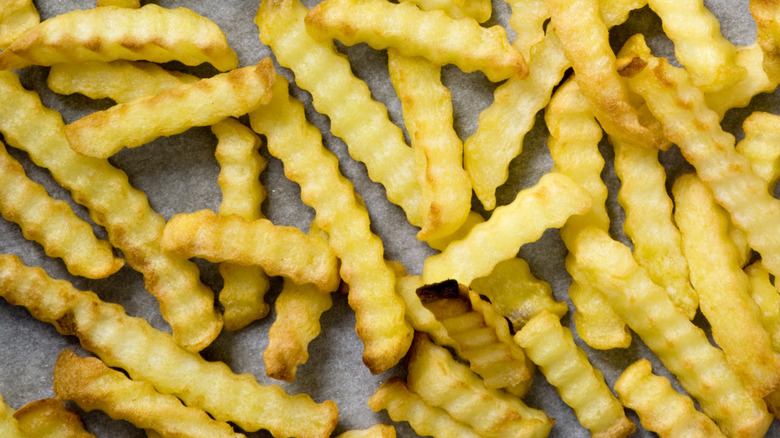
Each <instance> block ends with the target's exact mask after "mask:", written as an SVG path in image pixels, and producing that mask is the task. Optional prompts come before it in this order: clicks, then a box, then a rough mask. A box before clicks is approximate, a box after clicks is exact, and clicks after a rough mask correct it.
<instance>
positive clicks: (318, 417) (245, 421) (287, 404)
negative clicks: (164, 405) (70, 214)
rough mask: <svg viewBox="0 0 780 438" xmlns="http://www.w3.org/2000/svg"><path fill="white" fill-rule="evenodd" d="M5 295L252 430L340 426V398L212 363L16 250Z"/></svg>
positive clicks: (2, 274)
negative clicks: (319, 398) (288, 388)
mask: <svg viewBox="0 0 780 438" xmlns="http://www.w3.org/2000/svg"><path fill="white" fill-rule="evenodd" d="M0 295H1V296H2V297H3V298H4V299H5V300H6V301H8V302H9V303H10V304H12V305H18V306H24V307H26V308H27V309H28V310H29V311H30V312H31V314H32V315H33V317H35V318H36V319H39V320H41V321H44V322H49V323H52V324H54V326H55V328H56V329H57V331H59V332H60V333H62V334H66V335H76V336H78V338H79V341H80V342H81V345H82V346H83V347H84V348H85V349H87V350H88V351H91V352H92V353H94V354H96V355H97V356H98V357H99V358H100V359H101V360H103V362H105V363H106V365H108V366H110V367H119V368H122V369H124V370H125V371H126V372H127V373H128V374H129V375H130V377H131V378H132V379H134V380H138V381H147V382H149V383H151V384H152V385H154V387H155V389H156V390H157V391H159V392H160V393H163V394H172V395H175V396H177V397H179V398H180V399H181V400H182V401H183V402H184V403H185V404H186V405H188V406H194V407H198V408H201V409H203V410H205V411H206V412H208V413H209V414H211V416H212V417H213V418H214V419H216V420H219V421H230V422H233V423H235V424H236V425H238V426H239V427H241V428H242V429H243V430H245V431H248V432H252V431H256V430H259V429H267V430H269V431H270V432H271V433H272V434H273V435H274V436H302V437H303V436H308V437H327V436H329V435H330V432H331V431H332V430H333V428H335V426H336V421H337V419H336V417H337V415H338V413H337V408H336V405H335V403H333V402H331V401H326V402H324V403H319V404H318V403H315V402H314V401H313V400H312V399H311V397H309V396H308V395H305V394H301V395H296V396H290V395H288V394H286V393H285V392H284V390H283V389H282V388H281V387H279V386H277V385H269V386H262V385H260V384H259V383H257V381H256V380H255V379H254V378H253V377H252V376H251V375H249V374H243V375H237V374H234V373H233V372H232V371H230V369H229V368H228V367H227V365H225V364H224V363H222V362H207V361H206V360H205V359H203V358H202V357H201V356H200V355H199V354H197V353H193V352H191V351H188V350H185V349H184V348H182V347H181V346H179V344H178V343H177V342H176V341H174V340H173V338H172V337H171V336H170V335H169V334H167V333H164V332H160V331H158V330H155V329H154V328H152V326H150V325H149V323H147V322H146V320H144V319H141V318H133V317H130V316H128V315H127V314H126V313H125V312H124V309H123V308H122V307H121V306H119V305H117V304H110V303H105V302H103V301H101V300H100V299H99V298H98V297H97V296H96V295H95V294H94V293H91V292H82V291H80V290H77V289H75V288H74V287H73V286H72V285H71V284H70V283H68V282H66V281H64V280H54V279H52V278H51V277H49V276H48V275H46V273H45V272H44V271H43V270H42V269H40V268H28V267H26V266H24V265H23V264H22V263H21V261H20V260H19V259H18V258H17V257H15V256H10V255H2V256H0ZM184 370H186V372H184ZM214 388H220V390H219V391H214Z"/></svg>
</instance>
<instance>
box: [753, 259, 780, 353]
mask: <svg viewBox="0 0 780 438" xmlns="http://www.w3.org/2000/svg"><path fill="white" fill-rule="evenodd" d="M745 274H747V276H748V279H749V280H750V298H751V299H752V300H753V301H754V302H755V303H756V305H757V306H758V311H759V315H760V317H761V324H763V326H764V329H765V330H766V331H767V333H769V336H771V337H772V347H773V348H774V350H775V351H780V293H778V291H777V287H775V285H774V284H772V280H771V279H770V275H769V271H767V270H766V268H764V266H763V265H762V264H761V261H760V260H759V261H757V262H755V263H753V264H751V265H750V266H747V267H746V268H745Z"/></svg>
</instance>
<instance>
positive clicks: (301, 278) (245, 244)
mask: <svg viewBox="0 0 780 438" xmlns="http://www.w3.org/2000/svg"><path fill="white" fill-rule="evenodd" d="M239 236H240V237H239ZM161 245H162V247H163V248H164V249H165V250H167V251H173V252H176V253H177V254H179V255H181V256H182V257H185V258H190V257H201V258H204V259H206V260H209V261H212V262H223V261H232V262H236V263H239V264H242V265H245V266H248V265H256V266H262V267H263V269H264V270H265V271H266V272H267V273H268V275H284V276H285V277H288V278H290V279H291V280H293V281H294V282H296V283H298V284H304V283H314V284H315V285H317V287H318V288H319V289H320V290H321V291H323V292H330V291H333V290H335V289H336V288H337V287H338V284H339V282H340V281H341V279H340V278H339V276H338V260H337V259H336V257H335V256H334V255H333V252H332V251H331V250H330V248H329V247H328V244H327V243H326V242H325V241H324V240H323V239H322V238H319V237H316V236H307V235H305V234H303V232H302V231H301V230H299V229H298V228H295V227H289V226H281V225H274V224H272V223H271V221H269V220H268V219H256V220H253V221H249V220H247V219H244V218H242V217H241V216H237V215H230V216H218V215H217V214H215V213H214V212H213V211H211V210H200V211H197V212H194V213H179V214H177V215H174V216H173V217H172V218H171V219H170V220H169V221H168V223H167V224H166V225H165V230H164V231H163V235H162V243H161Z"/></svg>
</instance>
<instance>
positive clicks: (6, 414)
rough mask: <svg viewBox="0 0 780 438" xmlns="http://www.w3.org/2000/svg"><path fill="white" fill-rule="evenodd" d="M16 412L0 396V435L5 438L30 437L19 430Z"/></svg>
mask: <svg viewBox="0 0 780 438" xmlns="http://www.w3.org/2000/svg"><path fill="white" fill-rule="evenodd" d="M13 415H14V410H13V408H11V407H10V406H8V405H7V404H5V402H4V401H3V396H2V395H0V435H2V436H3V438H5V437H8V438H28V436H27V435H26V434H25V433H23V432H22V431H21V430H20V429H19V423H18V422H17V421H16V418H14V416H13Z"/></svg>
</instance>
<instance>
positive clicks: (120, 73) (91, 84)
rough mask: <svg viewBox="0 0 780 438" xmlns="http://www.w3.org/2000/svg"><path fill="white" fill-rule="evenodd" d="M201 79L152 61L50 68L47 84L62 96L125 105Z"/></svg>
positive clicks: (85, 63)
mask: <svg viewBox="0 0 780 438" xmlns="http://www.w3.org/2000/svg"><path fill="white" fill-rule="evenodd" d="M198 80H199V78H198V77H196V76H192V75H188V74H186V73H180V72H177V71H168V70H165V69H164V68H162V67H160V66H159V65H157V64H152V63H150V62H144V61H124V60H119V61H113V62H100V61H90V62H84V63H79V64H55V65H53V66H51V68H50V69H49V76H48V78H47V79H46V84H47V85H48V86H49V88H51V89H52V91H54V92H55V93H59V94H74V93H80V94H83V95H85V96H87V97H89V98H91V99H104V98H109V99H113V100H114V101H116V102H118V103H126V102H130V101H132V100H135V99H138V98H139V97H144V96H152V95H155V94H158V93H160V92H161V91H163V90H166V89H168V88H173V87H176V86H180V85H184V84H192V83H193V82H197V81H198Z"/></svg>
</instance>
